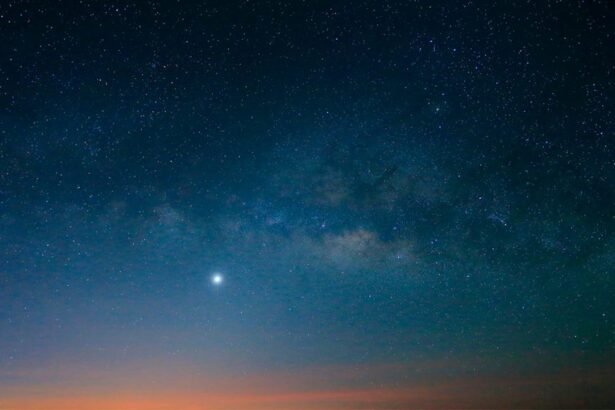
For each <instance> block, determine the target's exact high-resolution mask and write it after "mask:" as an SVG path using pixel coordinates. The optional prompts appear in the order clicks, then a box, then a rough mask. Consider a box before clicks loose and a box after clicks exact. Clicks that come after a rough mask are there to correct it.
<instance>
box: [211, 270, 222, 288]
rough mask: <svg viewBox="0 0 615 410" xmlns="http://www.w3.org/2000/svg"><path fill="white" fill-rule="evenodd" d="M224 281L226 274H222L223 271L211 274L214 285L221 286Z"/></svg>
mask: <svg viewBox="0 0 615 410" xmlns="http://www.w3.org/2000/svg"><path fill="white" fill-rule="evenodd" d="M222 282H224V276H222V274H221V273H214V274H213V275H212V276H211V283H213V284H214V285H216V286H220V285H221V284H222Z"/></svg>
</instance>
